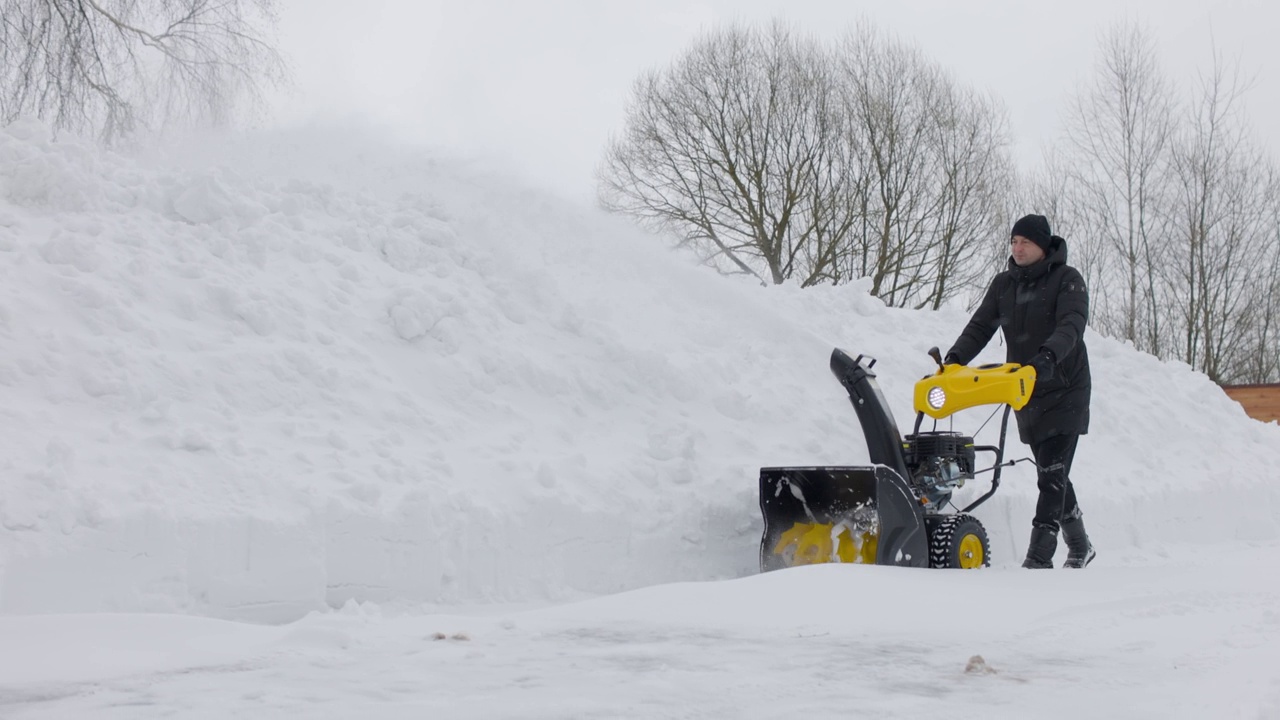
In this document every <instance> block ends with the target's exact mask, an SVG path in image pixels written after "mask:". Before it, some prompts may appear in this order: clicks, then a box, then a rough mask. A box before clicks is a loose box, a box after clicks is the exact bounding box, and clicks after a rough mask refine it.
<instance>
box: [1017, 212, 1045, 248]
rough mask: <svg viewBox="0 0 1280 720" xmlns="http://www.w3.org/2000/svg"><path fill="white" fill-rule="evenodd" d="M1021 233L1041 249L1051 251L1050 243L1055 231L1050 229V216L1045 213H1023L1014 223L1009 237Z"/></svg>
mask: <svg viewBox="0 0 1280 720" xmlns="http://www.w3.org/2000/svg"><path fill="white" fill-rule="evenodd" d="M1014 235H1021V236H1022V237H1024V238H1026V239H1028V240H1030V241H1031V242H1033V243H1035V244H1036V245H1039V246H1040V249H1041V250H1043V251H1045V252H1049V243H1050V242H1052V241H1053V233H1052V232H1050V231H1049V218H1047V217H1045V216H1043V215H1023V216H1022V217H1020V218H1018V222H1016V223H1014V224H1013V230H1012V231H1010V232H1009V237H1013V236H1014Z"/></svg>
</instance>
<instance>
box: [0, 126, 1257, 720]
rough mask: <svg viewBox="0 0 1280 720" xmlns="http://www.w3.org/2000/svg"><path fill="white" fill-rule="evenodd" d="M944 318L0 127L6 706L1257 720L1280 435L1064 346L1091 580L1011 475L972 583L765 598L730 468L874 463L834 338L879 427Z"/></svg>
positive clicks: (1182, 371) (751, 477)
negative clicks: (878, 415) (1041, 553)
mask: <svg viewBox="0 0 1280 720" xmlns="http://www.w3.org/2000/svg"><path fill="white" fill-rule="evenodd" d="M966 319H967V313H966V312H965V309H964V308H963V307H960V306H959V305H956V306H953V307H949V308H947V309H945V310H943V311H941V312H936V313H925V312H914V311H906V310H897V309H890V308H885V307H884V306H883V305H882V304H881V303H880V302H879V301H877V300H875V299H874V298H871V297H870V296H868V295H867V294H866V291H865V288H863V287H859V286H857V285H853V286H845V287H841V288H827V289H815V290H806V291H801V290H799V289H797V288H795V287H775V288H761V287H756V286H753V285H752V284H750V283H746V282H743V281H741V280H731V279H726V278H721V277H718V276H716V275H714V274H712V273H710V272H708V271H706V270H703V269H699V268H696V267H694V266H692V265H691V264H690V262H689V261H688V259H687V258H684V257H682V256H680V255H679V254H674V253H670V252H667V251H666V250H664V249H663V248H662V246H661V243H659V242H657V241H656V240H654V239H653V238H650V237H646V236H644V235H643V234H641V233H639V232H637V231H635V230H633V229H630V228H629V227H627V226H626V225H625V224H624V223H622V222H621V221H619V220H617V219H615V218H610V217H606V216H602V215H601V214H599V213H598V212H596V211H594V210H591V209H585V208H580V207H577V206H573V205H568V204H565V203H564V202H563V201H560V200H557V199H554V198H552V197H551V196H548V195H546V194H544V193H542V192H539V191H538V190H537V189H534V188H528V187H522V186H519V185H518V184H516V183H514V182H513V181H509V180H505V179H503V174H502V173H501V172H495V171H492V170H491V169H482V168H476V167H459V166H457V164H456V163H453V162H451V161H449V160H448V159H447V158H441V157H431V156H423V155H419V154H409V153H405V152H403V151H401V150H399V149H397V148H392V147H385V146H382V145H380V144H379V143H377V142H375V141H372V140H367V139H360V138H359V137H358V136H353V135H352V134H351V133H345V134H339V133H333V132H326V131H310V132H302V131H299V132H292V133H278V134H263V135H259V136H256V137H253V138H249V139H245V138H240V139H236V140H226V139H215V138H206V139H204V141H203V142H202V143H200V144H198V145H191V146H187V147H184V148H163V149H160V148H157V149H153V151H152V152H149V153H145V154H143V155H140V156H138V157H125V156H121V155H117V154H113V153H109V152H105V151H102V150H100V149H97V148H96V147H94V146H92V145H90V144H86V143H80V142H77V141H75V140H72V139H67V138H61V139H59V141H57V142H53V141H52V140H51V138H50V136H49V133H48V131H47V129H46V128H44V127H42V126H41V125H39V124H37V123H31V122H23V123H18V124H15V125H12V126H10V127H8V128H4V129H0V422H2V423H3V425H2V426H0V429H2V432H0V478H3V480H2V481H0V610H2V611H3V613H4V614H5V615H4V616H3V617H0V716H4V717H32V718H34V717H48V718H62V717H121V718H124V717H128V718H134V717H158V716H172V715H177V716H180V717H226V716H231V715H245V716H251V717H350V716H352V715H355V714H357V713H361V714H365V715H368V716H370V717H379V718H381V717H423V716H424V715H425V716H434V715H436V714H438V715H440V716H445V715H446V712H447V716H449V717H476V718H481V717H484V718H488V717H549V718H550V717H556V718H559V717H776V716H777V715H779V714H782V713H784V712H787V713H789V712H809V713H811V714H816V715H824V716H825V715H834V714H836V713H840V714H844V715H854V716H860V715H863V714H866V715H878V716H883V717H926V716H927V717H936V716H938V715H939V714H942V713H946V714H948V715H955V716H960V717H1073V718H1075V717H1080V716H1081V715H1085V716H1091V717H1248V718H1253V717H1257V718H1273V717H1280V684H1277V683H1280V662H1277V660H1280V658H1278V657H1277V655H1278V654H1280V653H1278V651H1277V650H1276V649H1275V648H1276V647H1277V642H1278V641H1280V615H1278V614H1277V613H1278V612H1280V611H1277V609H1276V608H1277V601H1280V581H1277V580H1274V579H1273V577H1272V576H1273V574H1274V571H1269V570H1266V568H1268V567H1274V564H1275V559H1274V558H1275V556H1276V553H1277V551H1280V489H1277V485H1278V483H1277V480H1280V477H1277V471H1276V470H1275V467H1276V458H1277V456H1280V427H1277V426H1276V425H1275V424H1274V423H1273V424H1270V425H1264V424H1262V423H1258V422H1256V421H1253V420H1250V419H1249V418H1247V417H1246V416H1245V415H1244V413H1243V411H1242V410H1241V409H1240V407H1239V406H1238V405H1236V404H1235V403H1233V402H1232V401H1230V400H1229V399H1228V398H1227V397H1226V396H1225V395H1224V394H1223V393H1222V392H1221V391H1220V390H1219V389H1218V388H1217V387H1216V386H1214V385H1213V384H1212V383H1211V382H1209V381H1208V380H1207V379H1206V378H1205V377H1203V376H1202V375H1199V374H1196V373H1194V372H1192V371H1191V370H1190V369H1189V368H1187V367H1186V366H1183V365H1179V364H1175V363H1163V362H1160V361H1158V360H1156V359H1154V358H1152V357H1150V356H1147V355H1144V354H1141V353H1137V352H1135V351H1133V350H1132V349H1131V348H1129V347H1126V346H1125V345H1123V344H1121V343H1117V342H1115V341H1112V340H1110V339H1108V338H1104V337H1101V336H1098V335H1096V334H1090V336H1089V337H1088V342H1089V349H1090V354H1091V357H1092V359H1093V367H1094V378H1095V390H1094V406H1093V428H1092V432H1091V433H1090V434H1089V435H1088V436H1087V437H1086V438H1085V439H1084V440H1083V441H1082V443H1081V448H1080V452H1079V455H1078V458H1077V461H1076V466H1075V472H1074V477H1075V481H1076V484H1077V488H1078V491H1079V494H1080V498H1081V504H1082V507H1083V508H1084V511H1085V514H1086V519H1087V522H1088V525H1089V528H1090V531H1091V534H1092V535H1093V537H1094V541H1095V544H1096V545H1097V546H1098V548H1099V551H1100V553H1101V554H1100V556H1099V559H1098V560H1097V561H1096V562H1095V563H1094V565H1092V566H1091V567H1090V568H1089V569H1088V571H1087V572H1084V573H1063V572H1054V573H1038V574H1030V573H1027V572H1025V571H1021V570H1020V569H1019V568H1018V567H1017V564H1018V562H1019V560H1020V558H1021V555H1022V553H1023V552H1024V550H1025V545H1026V536H1027V533H1028V529H1029V522H1030V516H1031V510H1032V505H1033V501H1034V492H1035V489H1034V477H1033V476H1032V474H1031V473H1030V472H1029V471H1028V470H1027V469H1026V467H1027V466H1026V465H1020V466H1018V467H1016V468H1014V469H1012V470H1009V471H1007V472H1006V473H1005V481H1004V484H1003V485H1002V487H1001V490H1000V492H999V493H998V494H997V495H996V496H995V497H994V498H993V499H992V500H991V501H990V502H988V503H987V504H986V505H984V506H982V507H981V508H980V509H979V510H978V511H977V512H976V514H977V515H978V516H979V517H980V518H981V519H982V521H983V522H984V523H985V524H986V525H987V528H988V531H989V532H990V534H991V536H992V551H993V556H994V558H993V565H994V566H993V568H992V569H991V570H988V571H982V572H975V573H953V572H941V571H913V570H901V569H892V568H875V567H821V568H805V569H796V570H789V571H784V572H779V573H773V574H770V575H767V576H757V575H755V565H756V551H757V548H756V545H757V542H758V539H759V534H760V530H761V526H760V520H759V510H758V506H757V499H756V471H757V469H758V468H759V467H760V466H764V465H784V464H818V463H823V464H825V463H850V464H854V463H862V462H866V460H867V457H866V449H865V447H864V446H863V444H862V443H863V441H862V436H861V430H860V428H859V427H858V425H857V420H856V417H855V415H854V413H853V411H852V408H850V407H849V403H848V399H847V397H846V396H845V395H844V394H843V390H842V389H841V388H840V386H839V384H838V383H837V382H836V381H835V380H834V378H833V377H832V376H831V374H830V372H829V371H828V369H827V360H828V357H829V354H830V352H831V349H832V348H833V347H841V348H843V349H845V350H846V351H848V352H850V353H853V354H857V353H865V354H868V355H871V356H874V357H876V358H877V359H878V361H879V362H878V364H877V366H876V370H877V371H878V373H879V376H880V377H879V379H880V381H881V384H882V387H883V389H884V391H885V394H886V396H887V397H888V398H890V400H891V401H892V402H893V404H894V411H895V414H896V415H897V418H898V420H899V422H903V423H906V422H909V421H910V419H911V417H912V413H911V407H910V391H911V385H912V383H913V382H914V381H915V380H916V379H918V378H919V377H920V376H922V375H924V374H925V373H927V372H929V371H930V366H931V361H930V360H929V358H928V357H927V356H926V355H925V351H926V350H927V349H928V348H929V347H930V346H932V345H941V346H943V347H944V349H945V346H946V345H947V344H948V343H949V342H950V341H951V340H952V339H953V338H954V337H955V335H956V334H957V333H958V332H959V330H960V329H961V327H962V326H963V324H964V322H965V320H966ZM1002 357H1003V348H1001V347H998V346H997V345H996V344H995V343H993V345H992V347H990V348H988V350H987V353H986V354H984V355H983V356H982V358H980V359H981V360H1000V359H1002ZM989 414H990V411H985V412H979V411H976V410H975V411H969V412H968V413H965V414H963V415H961V416H959V417H958V418H957V419H956V420H955V426H956V428H957V429H965V430H969V431H972V430H974V429H976V428H977V427H978V426H981V425H983V423H984V422H985V421H987V419H988V415H989ZM996 424H997V423H996V422H995V421H992V422H990V423H987V424H986V425H985V427H984V429H983V431H982V433H981V434H980V435H979V439H980V441H983V442H994V437H995V436H994V432H995V430H996V427H995V426H996ZM1013 452H1014V454H1015V455H1025V454H1026V451H1025V448H1023V447H1021V446H1020V445H1017V443H1016V441H1015V442H1014V450H1013ZM983 490H985V483H984V482H981V481H980V482H978V483H976V486H975V484H971V486H970V487H968V488H966V489H965V491H964V493H963V495H962V497H961V499H962V500H963V499H964V498H965V497H972V496H973V495H976V494H977V493H980V492H982V491H983ZM1059 559H1061V557H1060V558H1059ZM437 633H440V634H443V639H436V634H437ZM975 655H981V656H982V657H983V658H984V659H985V664H983V663H980V662H977V661H974V662H973V663H972V664H971V665H972V667H971V669H970V671H968V672H966V666H967V665H970V658H971V657H973V656H975ZM433 710H434V711H437V712H436V713H432V711H433Z"/></svg>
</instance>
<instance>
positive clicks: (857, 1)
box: [279, 0, 1280, 198]
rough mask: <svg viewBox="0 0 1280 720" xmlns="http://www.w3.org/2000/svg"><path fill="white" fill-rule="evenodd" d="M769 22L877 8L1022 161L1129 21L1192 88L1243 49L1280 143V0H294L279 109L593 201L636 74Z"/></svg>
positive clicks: (288, 8)
mask: <svg viewBox="0 0 1280 720" xmlns="http://www.w3.org/2000/svg"><path fill="white" fill-rule="evenodd" d="M772 18H782V19H784V20H787V21H789V22H791V23H792V24H793V25H794V26H795V27H797V28H798V29H800V30H804V31H809V32H813V33H815V34H817V35H819V36H829V37H835V36H837V35H838V34H840V33H841V32H843V31H844V30H846V29H847V28H849V27H850V26H852V25H853V24H854V23H856V22H857V21H858V20H859V19H861V18H867V19H870V20H871V21H872V22H873V23H874V24H875V25H876V26H877V27H879V28H881V29H883V30H886V31H889V32H892V33H894V34H897V35H898V36H899V37H901V38H903V39H905V40H908V41H911V42H914V43H916V44H918V45H919V46H920V47H921V48H922V49H924V51H925V52H926V53H927V54H928V55H929V56H930V57H932V58H934V59H936V60H937V61H938V62H940V63H942V64H943V65H945V66H946V67H948V68H949V69H950V70H951V71H952V73H953V74H954V76H955V77H956V79H957V80H959V81H960V82H962V83H965V84H968V85H970V86H972V87H976V88H979V89H984V90H989V91H991V92H993V93H994V94H995V95H997V96H998V97H999V98H1001V99H1002V100H1003V102H1004V103H1005V105H1006V107H1007V109H1008V111H1009V116H1010V119H1011V121H1012V123H1013V131H1014V136H1015V143H1016V144H1015V147H1014V151H1015V156H1016V158H1017V159H1018V161H1019V163H1020V164H1021V165H1022V166H1023V167H1024V168H1030V167H1031V166H1033V165H1034V164H1035V163H1036V162H1037V159H1038V158H1039V156H1040V152H1041V148H1042V147H1043V146H1044V145H1045V144H1046V143H1050V142H1052V141H1053V140H1054V138H1055V137H1056V136H1057V134H1058V132H1059V130H1060V123H1059V109H1060V107H1061V105H1062V103H1063V102H1064V100H1065V99H1066V98H1067V97H1069V95H1070V94H1071V93H1072V92H1073V91H1074V90H1075V88H1076V87H1077V86H1078V84H1079V83H1081V82H1082V81H1084V80H1086V79H1087V78H1088V76H1089V73H1090V71H1091V68H1092V64H1093V61H1094V56H1095V49H1096V45H1097V38H1098V35H1099V33H1101V32H1102V31H1104V30H1105V29H1106V28H1107V27H1109V26H1110V25H1112V24H1114V23H1116V22H1118V21H1121V20H1123V19H1126V18H1128V19H1135V20H1138V21H1140V22H1142V23H1144V24H1145V25H1146V26H1147V27H1148V28H1149V29H1150V30H1151V31H1152V33H1153V34H1154V36H1155V38H1156V41H1157V43H1158V44H1159V52H1160V55H1161V58H1162V60H1163V62H1164V64H1165V67H1166V70H1167V71H1168V73H1169V76H1170V79H1171V80H1173V81H1175V82H1177V83H1179V84H1180V85H1181V86H1182V87H1187V88H1189V87H1190V86H1191V84H1192V83H1193V82H1194V81H1195V78H1196V73H1197V72H1200V71H1205V70H1207V69H1208V68H1209V66H1210V64H1211V58H1212V49H1211V48H1212V44H1213V43H1215V42H1216V44H1217V46H1218V48H1219V49H1220V51H1221V52H1222V53H1223V54H1224V55H1225V56H1226V57H1227V58H1228V59H1230V60H1239V61H1240V63H1241V66H1242V68H1243V69H1244V70H1245V71H1246V72H1248V73H1249V74H1250V75H1251V77H1253V80H1254V83H1253V86H1252V89H1251V90H1250V92H1249V95H1248V96H1247V102H1248V105H1247V108H1248V111H1249V117H1250V118H1251V121H1252V125H1253V127H1254V128H1255V131H1256V132H1257V134H1258V137H1260V138H1261V139H1263V140H1264V142H1266V143H1267V146H1268V147H1269V148H1271V149H1272V152H1275V149H1276V148H1280V125H1278V124H1277V123H1276V122H1274V121H1273V120H1272V118H1275V117H1277V116H1280V83H1278V82H1277V79H1278V78H1280V50H1277V48H1276V44H1275V38H1274V32H1275V27H1276V24H1277V21H1278V20H1280V6H1278V5H1277V4H1276V3H1274V2H1263V1H1262V0H1236V1H1229V0H1228V1H1223V0H1218V1H1217V2H1213V3H1206V2H1203V1H1198V2H1197V1H1191V0H1159V1H1157V0H1147V1H1138V0H1128V1H1121V0H1108V1H1077V2H1072V3H1048V2H1034V3H1033V2H1022V1H1017V2H1014V1H1012V0H1000V1H997V0H981V1H979V0H966V1H964V2H939V1H931V2H923V1H920V2H905V1H895V2H888V1H887V0H883V1H881V2H868V1H865V0H715V1H707V2H678V1H676V0H649V1H647V2H636V1H635V0H627V1H610V0H509V1H497V0H469V1H466V2H463V1H461V0H452V1H450V0H366V1H365V2H363V3H361V10H360V13H359V15H358V16H353V14H352V11H351V3H350V2H349V1H348V0H286V3H285V9H284V13H283V16H282V18H281V28H280V30H281V41H282V44H283V46H284V48H285V50H286V52H287V53H288V54H289V56H290V58H291V61H292V63H293V65H294V68H295V75H296V80H297V89H296V92H295V94H294V95H293V97H292V98H290V100H289V107H288V109H286V110H282V111H281V112H280V113H279V118H280V120H281V121H282V122H300V121H308V120H311V119H314V118H321V119H325V120H332V119H338V120H342V121H352V120H359V121H368V122H372V123H374V124H376V125H378V126H380V127H383V128H385V129H386V130H388V131H389V132H391V133H394V136H398V137H399V138H401V139H403V140H405V141H409V142H413V143H420V144H425V145H430V146H433V147H438V148H443V149H446V150H448V151H449V152H451V153H456V154H458V155H462V156H467V157H475V156H479V157H485V158H496V159H499V160H500V161H501V162H503V163H509V165H510V167H511V168H512V169H513V170H515V171H517V172H518V173H519V174H522V175H525V176H527V177H529V178H531V179H533V180H535V181H536V182H538V183H539V184H540V185H542V186H545V187H547V188H548V189H551V190H555V191H558V192H560V193H562V194H566V195H570V196H574V197H579V198H589V197H591V196H592V194H593V192H594V190H593V187H594V185H593V179H592V172H593V170H594V168H595V166H596V164H597V162H598V161H599V159H600V156H601V153H602V149H603V146H604V143H605V142H606V140H607V139H608V137H609V135H610V133H612V132H615V131H616V130H618V129H619V128H621V126H622V120H623V113H624V109H625V103H626V97H627V92H628V90H629V88H630V85H631V82H632V80H633V79H634V78H635V77H636V76H637V75H638V74H640V73H641V72H643V71H644V70H646V69H650V68H659V67H664V66H666V65H668V64H669V63H670V62H671V61H672V60H673V59H674V58H675V56H676V55H677V54H678V53H679V52H680V51H681V50H683V49H684V48H686V47H688V46H689V45H690V43H691V42H692V41H693V40H694V39H695V38H696V37H697V36H698V34H699V33H700V32H702V31H704V30H707V29H711V28H714V27H716V26H717V25H718V24H721V23H724V22H728V21H732V20H746V21H760V22H763V21H767V20H769V19H772Z"/></svg>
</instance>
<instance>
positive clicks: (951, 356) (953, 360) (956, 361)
mask: <svg viewBox="0 0 1280 720" xmlns="http://www.w3.org/2000/svg"><path fill="white" fill-rule="evenodd" d="M942 364H943V365H962V364H963V363H961V362H960V358H958V357H956V354H955V353H947V356H946V357H945V358H943V359H942Z"/></svg>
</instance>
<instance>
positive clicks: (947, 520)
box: [928, 514, 991, 569]
mask: <svg viewBox="0 0 1280 720" xmlns="http://www.w3.org/2000/svg"><path fill="white" fill-rule="evenodd" d="M928 525H929V567H931V568H954V569H963V568H964V566H965V565H966V564H968V562H967V561H966V558H965V557H963V555H962V551H961V550H962V545H963V543H964V539H965V537H966V536H972V537H973V538H976V539H977V540H978V541H979V542H980V543H981V544H982V565H981V567H991V543H990V542H989V541H988V540H987V531H986V529H985V528H983V527H982V523H981V522H979V521H978V518H976V517H974V516H972V515H964V514H959V515H946V516H943V517H941V518H939V519H938V520H937V521H936V522H931V523H928Z"/></svg>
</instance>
